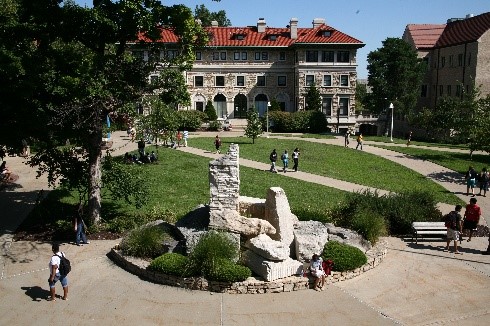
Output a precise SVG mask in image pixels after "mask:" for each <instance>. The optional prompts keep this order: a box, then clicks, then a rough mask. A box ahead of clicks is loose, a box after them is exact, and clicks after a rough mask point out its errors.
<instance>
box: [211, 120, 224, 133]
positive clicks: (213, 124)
mask: <svg viewBox="0 0 490 326" xmlns="http://www.w3.org/2000/svg"><path fill="white" fill-rule="evenodd" d="M221 128H222V126H221V122H219V121H218V120H214V121H210V122H209V126H208V130H209V131H218V130H221Z"/></svg>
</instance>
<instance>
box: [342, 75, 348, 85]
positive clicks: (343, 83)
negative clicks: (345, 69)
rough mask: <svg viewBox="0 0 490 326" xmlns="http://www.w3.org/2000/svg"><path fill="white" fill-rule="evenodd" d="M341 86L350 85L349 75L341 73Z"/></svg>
mask: <svg viewBox="0 0 490 326" xmlns="http://www.w3.org/2000/svg"><path fill="white" fill-rule="evenodd" d="M340 86H341V87H349V75H340Z"/></svg>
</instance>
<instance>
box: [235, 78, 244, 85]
mask: <svg viewBox="0 0 490 326" xmlns="http://www.w3.org/2000/svg"><path fill="white" fill-rule="evenodd" d="M236 85H237V86H245V76H236Z"/></svg>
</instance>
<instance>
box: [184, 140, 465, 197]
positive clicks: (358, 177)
mask: <svg viewBox="0 0 490 326" xmlns="http://www.w3.org/2000/svg"><path fill="white" fill-rule="evenodd" d="M213 141H214V139H213V138H207V137H203V138H193V139H192V140H190V142H189V146H193V147H198V148H201V149H205V150H209V151H212V150H214V145H213V144H214V143H213ZM230 143H236V144H239V146H240V157H242V158H247V159H251V160H254V161H259V162H264V163H269V153H270V152H271V150H272V149H273V148H276V150H277V152H278V155H279V156H280V154H281V153H282V152H283V151H284V150H285V149H287V150H288V152H289V153H292V151H293V150H294V148H295V147H299V148H300V151H301V155H300V163H299V168H300V170H301V171H305V172H309V173H313V174H318V175H322V176H327V177H332V178H335V179H339V180H344V181H349V182H354V183H358V184H361V185H365V186H371V187H376V188H379V189H384V190H389V191H393V192H403V191H418V190H420V191H429V192H431V193H433V194H434V196H435V197H436V200H437V201H440V202H445V203H449V204H458V203H461V200H460V199H459V198H457V197H456V196H455V195H454V194H452V193H451V192H449V191H447V190H446V189H444V188H443V187H442V186H440V185H438V184H436V183H435V182H432V181H430V180H428V179H427V178H425V177H424V176H422V175H421V174H419V173H417V172H414V171H412V170H410V169H408V168H405V167H403V166H401V165H399V164H397V163H394V162H391V161H389V160H386V159H384V158H381V157H378V156H376V155H372V154H369V153H366V152H363V151H356V150H354V149H352V148H345V147H341V146H335V145H327V144H319V143H313V142H308V141H304V140H294V139H276V138H263V137H261V138H258V139H256V140H255V144H252V141H251V139H249V138H246V137H238V138H222V144H223V148H222V149H223V150H222V152H225V151H227V150H228V147H229V144H230ZM279 165H281V164H279Z"/></svg>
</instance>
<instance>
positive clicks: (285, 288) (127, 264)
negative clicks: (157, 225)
mask: <svg viewBox="0 0 490 326" xmlns="http://www.w3.org/2000/svg"><path fill="white" fill-rule="evenodd" d="M386 253H387V249H386V242H384V241H380V242H378V243H377V244H376V245H375V246H374V247H373V248H372V249H371V250H369V251H368V252H366V255H367V257H368V262H367V263H366V264H365V265H363V266H361V267H359V268H357V269H355V270H353V271H348V272H332V275H330V276H328V277H327V280H326V283H327V284H332V283H335V282H341V281H345V280H348V279H351V278H354V277H356V276H359V275H361V274H362V273H364V272H366V271H368V270H370V269H373V268H375V267H376V266H378V265H379V264H380V263H381V262H382V261H383V259H384V258H385V257H386ZM108 256H109V258H111V259H112V260H113V261H114V262H115V263H116V264H118V265H119V266H121V267H122V268H124V269H125V270H126V271H128V272H130V273H132V274H135V275H138V276H139V277H141V278H143V279H146V280H149V281H151V282H154V283H158V284H164V285H170V286H175V287H181V288H185V289H190V290H201V291H211V292H220V293H231V294H242V293H247V294H257V293H279V292H291V291H299V290H307V289H310V288H312V287H313V279H312V278H311V277H309V276H308V275H307V276H291V277H287V278H283V279H280V280H277V281H274V282H265V281H260V280H257V279H253V278H249V279H247V280H245V281H244V282H235V283H228V282H214V281H207V280H206V279H204V278H202V277H186V278H184V277H179V276H172V275H166V274H163V273H160V272H155V271H151V270H149V269H147V267H148V265H149V264H150V262H149V261H146V260H143V259H138V258H134V257H128V256H124V255H123V254H122V252H121V251H120V250H118V249H117V247H116V248H113V249H111V251H110V252H109V254H108Z"/></svg>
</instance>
